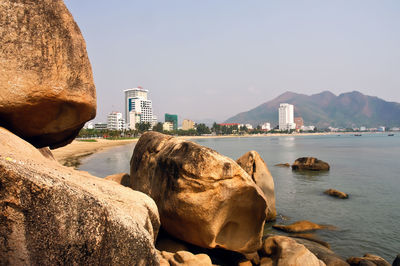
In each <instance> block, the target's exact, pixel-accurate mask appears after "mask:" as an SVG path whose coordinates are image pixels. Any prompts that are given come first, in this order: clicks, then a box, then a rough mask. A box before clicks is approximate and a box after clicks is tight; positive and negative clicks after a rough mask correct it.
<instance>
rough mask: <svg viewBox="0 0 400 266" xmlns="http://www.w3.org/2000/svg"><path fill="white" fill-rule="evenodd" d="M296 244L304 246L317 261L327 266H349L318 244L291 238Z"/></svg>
mask: <svg viewBox="0 0 400 266" xmlns="http://www.w3.org/2000/svg"><path fill="white" fill-rule="evenodd" d="M293 239H294V240H295V241H296V242H297V243H299V244H302V245H304V246H305V247H306V248H307V249H308V250H309V251H311V253H313V254H314V255H315V256H316V257H317V258H318V259H320V260H322V261H323V262H324V263H325V264H326V265H327V266H349V264H348V263H347V262H346V261H345V260H343V259H342V258H341V257H340V256H339V255H337V254H335V253H334V252H333V251H332V250H330V249H329V248H327V247H326V246H324V245H322V244H320V243H319V241H318V242H315V241H313V240H307V239H299V238H293Z"/></svg>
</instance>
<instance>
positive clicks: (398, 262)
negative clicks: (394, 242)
mask: <svg viewBox="0 0 400 266" xmlns="http://www.w3.org/2000/svg"><path fill="white" fill-rule="evenodd" d="M392 266H400V254H398V255H397V256H396V258H395V259H394V261H393V263H392Z"/></svg>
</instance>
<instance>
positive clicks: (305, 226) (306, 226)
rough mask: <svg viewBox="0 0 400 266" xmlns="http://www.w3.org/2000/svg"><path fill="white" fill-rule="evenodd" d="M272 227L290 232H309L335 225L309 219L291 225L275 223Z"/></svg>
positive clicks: (330, 227) (331, 227)
mask: <svg viewBox="0 0 400 266" xmlns="http://www.w3.org/2000/svg"><path fill="white" fill-rule="evenodd" d="M272 227H273V228H275V229H278V230H281V231H285V232H289V233H300V232H308V231H314V230H320V229H334V227H333V226H329V225H320V224H316V223H313V222H310V221H307V220H303V221H298V222H294V223H292V224H289V225H281V224H274V225H273V226H272Z"/></svg>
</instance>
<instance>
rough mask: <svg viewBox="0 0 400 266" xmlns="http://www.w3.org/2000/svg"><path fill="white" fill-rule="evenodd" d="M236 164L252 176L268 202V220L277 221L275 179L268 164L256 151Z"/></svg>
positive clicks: (249, 153)
mask: <svg viewBox="0 0 400 266" xmlns="http://www.w3.org/2000/svg"><path fill="white" fill-rule="evenodd" d="M236 162H237V163H238V164H239V165H240V166H241V167H242V168H243V169H244V170H245V171H246V172H247V173H248V174H249V175H250V176H251V178H252V179H253V181H254V182H255V183H256V184H257V185H258V186H259V187H260V188H261V190H262V191H263V192H264V195H265V198H266V200H267V206H268V208H267V220H275V219H276V208H275V188H274V179H273V177H272V175H271V173H270V171H269V170H268V166H267V164H266V163H265V162H264V160H263V159H262V158H261V156H260V155H259V154H258V153H257V152H256V151H249V152H247V153H245V154H243V155H242V156H241V157H240V158H239V159H237V160H236Z"/></svg>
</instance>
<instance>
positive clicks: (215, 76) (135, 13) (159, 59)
mask: <svg viewBox="0 0 400 266" xmlns="http://www.w3.org/2000/svg"><path fill="white" fill-rule="evenodd" d="M65 4H66V5H67V7H68V9H69V10H70V12H71V13H72V15H73V16H74V18H75V21H76V22H77V23H78V25H79V27H80V29H81V31H82V34H83V37H84V38H85V40H86V45H87V51H88V55H89V59H90V62H91V64H92V69H93V74H94V81H95V85H96V91H97V117H96V119H95V121H96V122H105V121H106V116H107V114H108V113H110V112H111V111H120V112H122V113H123V112H124V93H123V90H125V89H128V88H134V87H137V86H142V87H143V88H145V89H148V90H149V98H150V99H151V100H152V101H153V109H154V112H155V114H156V115H157V116H158V119H159V121H164V113H173V114H178V116H179V120H180V123H181V121H182V120H183V119H192V120H195V121H197V122H202V121H204V120H205V119H210V120H213V121H214V120H215V121H217V122H222V121H224V120H225V119H227V118H229V117H231V116H233V115H236V114H237V113H239V112H243V111H247V110H249V109H252V108H254V107H256V106H258V105H260V104H262V103H264V102H267V101H269V100H272V99H273V98H275V97H277V96H279V95H280V94H282V93H284V92H286V91H292V92H297V93H304V94H308V95H310V94H315V93H319V92H322V91H324V90H330V91H331V92H333V93H335V94H336V95H338V94H340V93H344V92H350V91H354V90H357V91H360V92H362V93H364V94H367V95H371V96H378V97H379V98H382V99H384V100H387V101H395V102H400V1H398V0H391V1H389V0H335V1H321V0H292V1H289V0H276V1H268V0H249V1H245V0H241V1H239V0H201V1H194V0H168V1H166V0H159V1H155V0H146V1H135V0H132V1H126V0H113V1H110V0H107V1H106V0H65Z"/></svg>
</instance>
